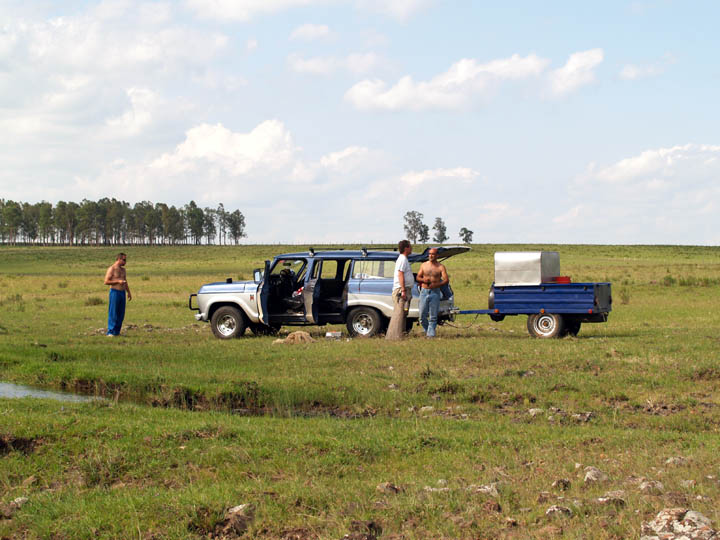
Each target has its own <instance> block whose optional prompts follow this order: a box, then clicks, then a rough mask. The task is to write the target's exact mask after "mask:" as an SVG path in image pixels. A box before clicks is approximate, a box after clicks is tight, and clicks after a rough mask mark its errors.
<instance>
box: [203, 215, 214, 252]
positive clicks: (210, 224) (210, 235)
mask: <svg viewBox="0 0 720 540" xmlns="http://www.w3.org/2000/svg"><path fill="white" fill-rule="evenodd" d="M203 234H204V235H205V238H207V243H208V244H214V243H215V235H216V234H217V227H216V226H215V209H214V208H205V215H204V216H203Z"/></svg>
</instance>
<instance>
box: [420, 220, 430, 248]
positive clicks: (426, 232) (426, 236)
mask: <svg viewBox="0 0 720 540" xmlns="http://www.w3.org/2000/svg"><path fill="white" fill-rule="evenodd" d="M418 240H419V241H420V243H421V244H426V243H427V241H428V240H430V227H428V226H427V225H425V224H424V223H423V224H422V226H421V227H420V233H419V234H418Z"/></svg>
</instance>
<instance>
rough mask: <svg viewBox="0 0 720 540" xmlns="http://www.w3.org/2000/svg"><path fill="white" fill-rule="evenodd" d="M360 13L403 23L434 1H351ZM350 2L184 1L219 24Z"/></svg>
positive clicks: (287, 0)
mask: <svg viewBox="0 0 720 540" xmlns="http://www.w3.org/2000/svg"><path fill="white" fill-rule="evenodd" d="M352 2H354V3H355V5H356V6H357V7H358V8H359V9H362V10H365V11H371V12H374V13H380V14H382V15H386V16H389V17H393V18H395V19H399V20H406V19H408V18H409V17H411V16H412V15H414V14H415V13H417V12H419V11H421V10H423V9H426V8H427V7H429V6H431V5H432V4H434V3H435V0H391V1H388V0H352ZM349 3H351V0H185V5H186V6H187V7H188V8H190V9H191V10H192V11H194V12H195V13H197V15H198V16H200V17H204V18H209V19H216V20H220V21H241V22H247V21H250V20H252V19H254V18H255V17H259V16H262V15H272V14H275V13H280V12H282V11H286V10H289V9H296V8H303V7H311V6H324V5H325V6H329V5H342V4H349Z"/></svg>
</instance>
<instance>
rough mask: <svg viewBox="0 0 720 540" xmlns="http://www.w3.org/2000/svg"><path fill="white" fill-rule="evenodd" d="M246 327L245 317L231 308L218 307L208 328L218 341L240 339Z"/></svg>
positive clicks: (237, 310)
mask: <svg viewBox="0 0 720 540" xmlns="http://www.w3.org/2000/svg"><path fill="white" fill-rule="evenodd" d="M246 326H247V323H246V322H245V315H244V314H243V313H242V312H241V311H240V310H239V309H237V308H234V307H232V306H222V307H219V308H218V309H217V310H216V311H215V313H213V316H212V318H211V319H210V328H212V331H213V334H215V337H217V338H220V339H233V338H238V337H241V336H242V335H243V334H244V333H245V327H246Z"/></svg>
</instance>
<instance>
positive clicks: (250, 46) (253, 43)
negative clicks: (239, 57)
mask: <svg viewBox="0 0 720 540" xmlns="http://www.w3.org/2000/svg"><path fill="white" fill-rule="evenodd" d="M245 48H246V49H247V50H248V51H254V50H255V49H257V48H258V42H257V39H254V38H251V39H248V40H247V43H246V44H245Z"/></svg>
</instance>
